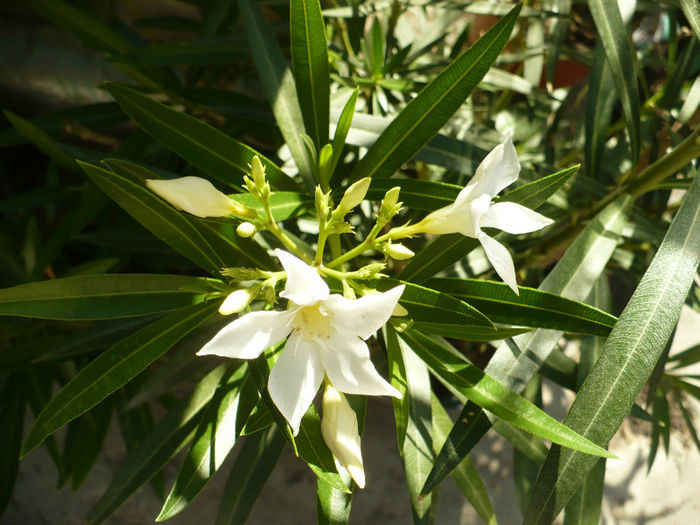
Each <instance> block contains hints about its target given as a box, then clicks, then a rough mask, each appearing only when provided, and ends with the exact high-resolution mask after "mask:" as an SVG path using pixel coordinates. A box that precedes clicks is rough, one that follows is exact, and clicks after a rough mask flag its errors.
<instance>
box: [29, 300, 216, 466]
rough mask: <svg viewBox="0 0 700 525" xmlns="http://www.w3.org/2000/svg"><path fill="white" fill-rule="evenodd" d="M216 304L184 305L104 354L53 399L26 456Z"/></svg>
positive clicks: (33, 433)
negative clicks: (186, 306) (184, 306)
mask: <svg viewBox="0 0 700 525" xmlns="http://www.w3.org/2000/svg"><path fill="white" fill-rule="evenodd" d="M216 308H217V305H216V304H201V305H195V306H191V307H189V308H183V309H182V310H179V311H177V312H173V313H172V314H170V315H168V316H167V317H164V318H163V319H160V320H158V321H156V322H155V323H153V324H150V325H148V326H147V327H145V328H142V329H141V330H139V331H138V332H135V333H134V334H133V335H131V336H129V337H127V338H126V339H124V340H123V341H120V342H119V343H117V344H116V345H114V346H112V347H111V348H110V349H109V350H107V351H105V352H104V353H102V354H100V355H99V357H97V358H96V359H95V360H94V361H92V362H91V363H90V364H88V365H87V366H85V367H84V368H83V369H81V371H80V372H78V374H77V375H76V376H75V377H74V378H73V379H71V381H69V382H68V384H67V385H66V386H64V387H63V389H62V390H61V391H60V392H59V393H58V394H56V396H55V397H54V398H53V399H51V401H49V403H48V404H47V405H46V406H45V407H44V409H43V410H42V411H41V413H40V414H39V416H38V417H37V418H36V421H35V422H34V426H33V427H32V429H31V430H30V431H29V435H28V436H27V439H26V440H25V443H24V449H23V454H22V455H23V456H24V455H27V454H28V453H29V452H30V451H31V450H32V449H34V448H35V447H37V446H38V445H39V444H41V442H42V441H43V440H44V439H45V438H46V437H47V436H49V435H51V434H53V433H54V432H55V431H56V430H58V429H59V428H61V427H62V426H63V425H65V424H66V423H68V422H69V421H71V420H72V419H74V418H76V417H78V416H79V415H81V414H83V413H85V412H86V411H88V410H90V409H91V408H92V407H94V406H95V405H97V404H98V403H99V402H100V401H102V400H103V399H104V398H106V397H107V396H108V395H109V394H111V393H112V392H114V391H115V390H117V389H118V388H120V387H122V386H124V385H125V384H126V383H128V382H129V381H130V380H131V379H133V378H134V377H136V376H137V375H138V374H139V373H141V372H142V371H143V370H145V369H146V367H148V365H150V364H151V363H152V362H153V361H155V360H156V359H158V358H159V357H160V356H161V355H163V354H164V353H165V352H167V351H168V349H170V347H172V346H173V345H174V344H175V343H176V342H178V341H179V340H180V339H182V338H183V337H184V336H185V335H186V334H187V333H188V332H190V331H191V330H192V329H193V328H195V327H196V326H197V325H199V324H200V323H201V322H202V321H204V320H205V319H207V318H208V317H210V316H211V315H212V314H213V313H214V312H215V311H216Z"/></svg>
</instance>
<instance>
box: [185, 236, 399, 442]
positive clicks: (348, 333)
mask: <svg viewBox="0 0 700 525" xmlns="http://www.w3.org/2000/svg"><path fill="white" fill-rule="evenodd" d="M275 254H276V255H277V257H278V258H279V260H280V262H281V263H282V266H283V267H284V269H285V270H286V272H287V283H286V285H285V289H284V291H283V292H281V293H280V296H281V297H284V298H285V299H288V300H289V306H288V308H287V310H285V311H283V312H278V311H261V312H251V313H248V314H245V315H243V316H242V317H240V318H238V319H236V320H235V321H233V322H232V323H230V324H229V325H228V326H226V327H224V328H223V329H222V330H221V331H220V332H219V333H218V334H216V335H215V336H214V338H213V339H212V340H211V341H209V342H208V343H207V344H206V345H204V347H203V348H202V349H201V350H200V351H199V352H198V353H197V355H209V354H214V355H219V356H223V357H233V358H239V359H255V358H256V357H258V356H259V355H260V354H261V353H262V352H263V351H264V350H265V349H266V348H269V347H271V346H273V345H275V344H276V343H278V342H280V341H282V340H283V339H284V338H285V337H288V338H287V343H286V346H285V348H284V350H283V351H282V353H281V355H280V358H279V360H278V361H277V364H276V365H275V366H274V368H273V369H272V371H271V372H270V379H269V381H268V390H269V392H270V397H272V401H273V402H274V403H275V405H276V406H277V408H278V409H279V410H280V412H281V413H282V415H283V416H284V417H285V418H286V419H287V421H289V424H290V425H291V427H292V430H293V431H294V434H296V433H297V432H298V431H299V424H300V423H301V418H302V417H303V416H304V413H306V410H307V409H308V408H309V405H311V402H312V401H313V399H314V397H315V396H316V392H317V391H318V388H319V387H320V386H321V383H322V382H323V379H324V377H327V378H328V380H329V382H330V383H331V384H332V385H333V386H334V387H335V388H336V389H337V390H339V391H341V392H346V393H348V394H364V395H389V396H396V397H400V396H401V394H400V393H399V392H398V390H396V389H395V388H394V387H392V386H391V385H390V384H389V383H388V382H387V381H386V380H384V378H382V376H380V375H379V373H378V372H377V371H376V370H375V368H374V365H372V362H371V361H370V358H369V348H368V347H367V344H366V343H365V342H364V341H363V339H367V338H368V337H369V336H371V335H372V334H373V333H374V332H376V331H377V330H378V329H379V328H381V327H382V326H383V325H384V324H385V323H386V322H387V321H388V320H389V317H391V314H392V312H393V311H394V308H395V307H396V305H397V303H398V300H399V297H401V294H402V293H403V289H404V286H403V285H401V286H397V287H395V288H392V289H391V290H389V291H387V292H384V293H377V294H368V295H365V296H363V297H361V298H360V299H357V300H350V299H346V298H345V297H343V296H342V295H338V294H331V293H330V290H329V289H328V285H327V284H326V283H325V281H324V280H323V279H322V278H321V276H320V275H319V274H318V272H316V270H315V269H314V268H312V267H311V266H309V265H307V264H306V263H304V262H303V261H301V260H300V259H297V258H296V257H294V256H293V255H291V254H290V253H287V252H285V251H282V250H275Z"/></svg>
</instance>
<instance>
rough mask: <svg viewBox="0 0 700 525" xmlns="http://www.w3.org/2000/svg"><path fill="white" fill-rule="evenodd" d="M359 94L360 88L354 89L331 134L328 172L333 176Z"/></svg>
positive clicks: (341, 153)
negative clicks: (331, 148)
mask: <svg viewBox="0 0 700 525" xmlns="http://www.w3.org/2000/svg"><path fill="white" fill-rule="evenodd" d="M359 93H360V88H355V90H354V91H353V92H352V94H351V95H350V98H349V99H348V101H347V102H346V103H345V106H344V107H343V111H342V113H341V114H340V116H339V117H338V122H337V124H336V126H335V133H334V134H333V142H332V143H331V144H332V146H333V158H332V160H331V162H330V168H329V172H330V173H331V174H332V175H334V174H335V168H336V167H337V166H338V161H339V160H340V159H341V157H342V155H343V149H344V148H345V139H347V136H348V131H350V126H351V125H352V120H353V117H354V115H355V105H356V104H357V96H358V95H359Z"/></svg>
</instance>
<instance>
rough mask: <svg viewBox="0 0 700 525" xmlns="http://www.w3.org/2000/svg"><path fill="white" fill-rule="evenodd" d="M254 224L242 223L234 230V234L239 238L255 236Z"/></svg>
mask: <svg viewBox="0 0 700 525" xmlns="http://www.w3.org/2000/svg"><path fill="white" fill-rule="evenodd" d="M255 231H256V228H255V224H253V223H252V222H242V223H240V224H239V225H238V227H237V228H236V233H237V234H238V236H239V237H252V236H253V235H255Z"/></svg>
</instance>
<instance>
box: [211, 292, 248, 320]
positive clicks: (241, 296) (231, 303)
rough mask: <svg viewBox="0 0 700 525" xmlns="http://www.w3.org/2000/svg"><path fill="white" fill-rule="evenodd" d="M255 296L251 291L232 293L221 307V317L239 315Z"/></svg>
mask: <svg viewBox="0 0 700 525" xmlns="http://www.w3.org/2000/svg"><path fill="white" fill-rule="evenodd" d="M253 297H254V296H253V294H252V293H250V291H249V290H236V291H234V292H231V293H230V294H229V296H228V297H227V298H226V299H224V302H223V303H221V306H219V313H220V314H221V315H231V314H237V313H238V312H240V311H242V310H243V309H244V308H245V307H246V306H248V305H249V304H250V302H251V301H252V300H253Z"/></svg>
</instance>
